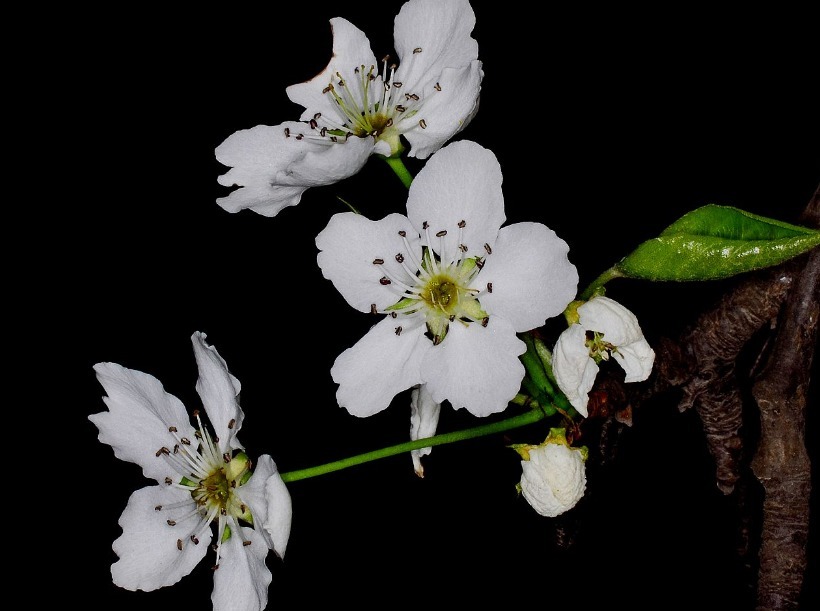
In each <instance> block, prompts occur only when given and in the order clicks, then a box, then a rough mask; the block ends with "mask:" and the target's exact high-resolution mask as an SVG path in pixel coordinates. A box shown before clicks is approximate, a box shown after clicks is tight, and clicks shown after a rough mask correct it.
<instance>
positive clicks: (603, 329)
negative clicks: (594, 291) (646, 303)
mask: <svg viewBox="0 0 820 611" xmlns="http://www.w3.org/2000/svg"><path fill="white" fill-rule="evenodd" d="M578 316H579V318H580V322H581V326H583V327H584V329H586V330H587V331H597V332H598V333H602V334H603V336H604V341H607V342H609V343H610V344H613V345H615V346H626V345H627V344H631V343H632V342H637V341H639V340H642V339H643V332H642V331H641V326H640V325H639V324H638V319H637V317H636V316H635V315H634V314H633V313H632V312H631V311H629V310H627V309H626V308H625V307H624V306H622V305H621V304H620V303H618V302H617V301H615V300H614V299H610V298H609V297H603V296H599V297H593V298H592V299H590V300H589V301H587V302H586V303H585V304H584V305H582V306H581V307H579V308H578Z"/></svg>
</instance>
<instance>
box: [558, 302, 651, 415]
mask: <svg viewBox="0 0 820 611" xmlns="http://www.w3.org/2000/svg"><path fill="white" fill-rule="evenodd" d="M578 317H579V320H578V322H577V323H573V324H571V325H570V326H569V327H568V328H567V329H566V330H565V331H564V332H563V333H562V334H561V335H560V336H559V337H558V341H557V342H556V344H555V350H554V352H553V358H552V368H553V373H554V374H555V381H556V382H558V387H559V388H560V389H561V390H562V391H563V392H564V394H565V395H566V396H567V399H569V402H570V403H571V404H572V406H573V407H574V408H575V409H576V410H578V413H579V414H581V415H582V416H587V415H588V413H587V403H588V401H589V391H590V390H592V386H593V384H594V383H595V377H596V376H597V375H598V363H599V362H600V361H605V360H608V359H609V357H610V356H612V357H613V358H614V359H615V360H616V361H617V362H618V364H619V365H620V366H621V367H622V368H623V370H624V371H625V372H626V377H625V378H624V381H625V382H642V381H644V380H646V379H647V378H648V377H649V374H650V373H651V372H652V365H653V363H654V362H655V352H654V351H653V350H652V348H651V347H650V346H649V343H648V342H647V341H646V340H645V339H644V336H643V332H642V331H641V327H640V325H639V324H638V319H637V318H636V317H635V315H634V314H633V313H632V312H630V311H629V310H627V309H626V308H625V307H623V306H622V305H621V304H619V303H618V302H617V301H614V300H612V299H610V298H609V297H603V296H598V297H593V298H592V299H590V300H589V301H588V302H586V303H585V304H583V305H582V306H580V307H579V308H578Z"/></svg>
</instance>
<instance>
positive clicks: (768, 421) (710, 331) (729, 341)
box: [585, 187, 820, 611]
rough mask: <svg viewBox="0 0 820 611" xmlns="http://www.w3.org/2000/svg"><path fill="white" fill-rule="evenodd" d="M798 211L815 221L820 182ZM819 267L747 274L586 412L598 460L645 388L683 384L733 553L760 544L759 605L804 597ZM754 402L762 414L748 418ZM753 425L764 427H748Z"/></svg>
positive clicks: (782, 604) (815, 256) (603, 382)
mask: <svg viewBox="0 0 820 611" xmlns="http://www.w3.org/2000/svg"><path fill="white" fill-rule="evenodd" d="M800 220H801V222H803V223H804V224H806V225H808V226H814V227H820V187H818V190H817V191H815V194H814V196H813V197H812V199H811V201H810V202H809V205H808V206H807V208H806V210H805V212H804V214H803V215H802V217H801V219H800ZM818 278H820V249H814V250H813V251H812V252H811V253H808V254H806V255H803V256H802V257H798V258H796V259H794V260H792V261H790V262H788V263H786V264H784V265H782V266H779V267H777V268H773V269H771V270H767V271H765V272H761V273H757V274H750V275H749V276H748V277H747V278H745V279H744V280H742V281H740V282H738V283H737V284H736V285H735V287H734V289H733V290H732V291H731V292H729V293H727V294H726V295H724V296H723V298H722V299H720V300H719V302H718V303H717V304H716V305H715V307H714V308H712V309H711V310H709V311H707V312H705V313H703V314H702V315H701V316H700V317H699V318H698V319H697V320H696V321H695V322H694V323H693V324H692V325H691V326H689V327H688V328H687V330H686V331H685V332H684V333H683V334H681V336H680V337H678V338H677V339H675V340H673V339H667V338H663V339H662V340H661V341H659V342H658V344H657V345H656V346H655V351H656V360H655V367H654V370H653V374H652V377H651V378H650V379H649V380H648V381H647V382H645V383H643V384H639V385H622V383H621V381H620V380H619V379H618V378H611V377H606V376H600V378H601V379H600V380H599V381H597V382H596V387H595V389H594V391H593V392H594V393H600V394H601V395H602V396H603V397H605V398H606V399H605V400H603V401H591V403H590V405H591V410H590V417H591V418H590V419H589V420H590V422H589V424H590V425H593V422H592V421H594V420H596V419H597V420H598V423H597V424H595V425H593V426H594V429H595V430H596V431H600V432H601V433H603V434H596V437H597V440H598V442H599V446H598V453H599V456H600V457H599V460H600V461H601V463H604V462H606V461H607V460H608V458H607V457H611V456H612V455H614V453H615V451H616V449H617V448H616V447H615V444H613V443H612V441H613V440H617V439H618V438H619V437H620V436H619V435H617V434H614V433H613V429H614V430H615V431H618V430H620V429H622V428H623V427H624V426H628V425H629V424H630V419H631V414H632V411H633V410H634V409H637V408H639V407H640V406H641V405H642V404H644V403H647V402H648V401H649V400H650V399H653V398H655V397H657V396H659V395H661V394H664V393H667V392H668V391H670V390H674V391H677V392H680V393H681V399H680V402H679V408H680V409H681V410H685V409H688V408H690V407H694V408H695V410H696V412H697V414H698V415H699V417H700V418H701V421H702V423H703V431H704V434H705V437H706V441H707V444H708V447H709V450H710V452H711V455H712V457H713V458H714V461H715V480H716V485H717V486H718V488H719V489H720V490H721V491H722V492H723V493H724V494H726V495H730V494H732V493H733V491H734V492H735V494H734V497H733V498H735V500H736V502H737V503H738V507H739V509H740V512H739V518H738V520H739V523H738V534H739V538H740V542H739V545H738V553H739V555H740V556H741V557H744V556H745V555H751V554H754V553H757V559H756V562H753V561H751V560H750V559H749V558H748V557H745V558H744V560H745V561H746V563H747V566H748V567H749V569H750V575H751V577H750V580H752V581H756V583H751V584H750V585H751V586H752V587H756V589H757V610H758V611H780V610H786V609H796V608H798V604H799V597H800V592H801V587H802V584H803V578H804V574H805V570H806V554H805V552H806V541H807V538H808V527H809V497H810V492H811V479H810V475H811V470H810V463H809V457H808V454H807V451H806V447H805V408H806V400H807V394H808V391H809V384H810V372H811V364H812V360H813V358H814V353H815V352H816V349H817V346H816V342H817V325H818V322H817V319H818V315H820V311H819V306H818ZM602 373H603V372H602ZM750 386H751V394H752V398H753V404H754V407H756V410H751V413H750V410H749V409H747V408H748V403H749V397H748V393H747V391H748V389H749V387H750ZM758 414H759V421H760V422H759V424H758V423H757V422H750V419H751V418H758ZM596 417H597V418H596ZM585 424H586V423H585ZM758 428H759V439H757V438H755V436H754V435H752V434H750V431H757V430H758ZM755 443H757V446H756V447H755ZM752 456H753V457H754V458H753V461H752V462H751V465H750V464H749V461H750V458H751V457H752ZM750 472H753V475H751V473H750ZM755 478H756V480H755ZM755 481H759V482H760V484H758V485H762V486H763V489H764V490H763V495H762V498H763V501H762V511H760V508H759V507H758V510H757V511H751V510H750V508H749V507H744V504H745V503H747V502H748V501H747V499H750V498H751V499H758V498H759V496H760V495H756V494H750V487H751V486H752V485H753V484H755ZM736 487H737V488H738V489H737V490H736ZM758 515H762V519H761V518H757V517H756V516H758ZM761 522H762V524H761ZM755 529H757V530H756V532H755ZM758 542H759V543H758ZM755 567H758V568H757V576H756V578H755V577H754V573H752V572H751V571H752V569H754V568H755Z"/></svg>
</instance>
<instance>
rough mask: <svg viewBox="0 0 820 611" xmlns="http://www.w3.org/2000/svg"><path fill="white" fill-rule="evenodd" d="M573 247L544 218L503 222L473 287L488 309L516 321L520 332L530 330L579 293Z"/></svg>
mask: <svg viewBox="0 0 820 611" xmlns="http://www.w3.org/2000/svg"><path fill="white" fill-rule="evenodd" d="M568 252H569V246H567V243H566V242H564V240H562V239H560V238H559V237H558V236H556V235H555V232H554V231H552V230H551V229H548V228H547V227H546V226H545V225H542V224H540V223H515V224H513V225H508V226H507V227H502V228H501V231H499V232H498V240H497V241H496V245H495V247H494V248H493V253H492V254H491V255H489V256H488V257H487V258H486V262H485V265H484V268H483V269H482V270H481V272H480V273H479V274H478V275H477V276H476V278H475V282H474V288H478V289H481V290H484V289H486V287H487V283H492V288H493V291H492V293H490V292H486V293H484V294H482V296H481V298H480V301H481V305H482V307H483V308H484V310H485V311H486V312H487V313H489V314H491V315H492V314H497V315H499V316H501V317H503V318H504V319H505V320H507V321H509V322H510V323H512V326H513V328H515V330H516V331H517V332H519V333H520V332H523V331H529V330H530V329H535V328H537V327H540V326H541V325H543V324H544V321H545V320H546V319H548V318H552V317H553V316H557V315H558V314H560V313H561V312H563V311H564V309H565V308H566V307H567V305H569V302H570V301H572V299H573V298H574V297H575V293H576V290H577V288H578V270H577V269H576V268H575V266H574V265H573V264H572V263H570V262H569V259H568V258H567V253H568Z"/></svg>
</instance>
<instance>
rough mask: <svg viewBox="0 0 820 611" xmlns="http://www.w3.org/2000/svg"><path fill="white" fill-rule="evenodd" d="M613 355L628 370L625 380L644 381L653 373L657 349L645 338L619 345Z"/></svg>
mask: <svg viewBox="0 0 820 611" xmlns="http://www.w3.org/2000/svg"><path fill="white" fill-rule="evenodd" d="M612 356H613V358H615V360H616V361H618V364H619V365H620V366H621V367H623V369H624V371H625V372H626V377H625V378H624V382H643V381H644V380H646V379H647V378H648V377H649V374H650V373H652V365H653V364H654V363H655V351H654V350H652V347H651V346H650V345H649V343H648V342H647V341H646V340H645V339H640V340H638V341H637V342H632V343H631V344H627V345H626V346H618V350H616V351H615V352H613V353H612Z"/></svg>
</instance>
